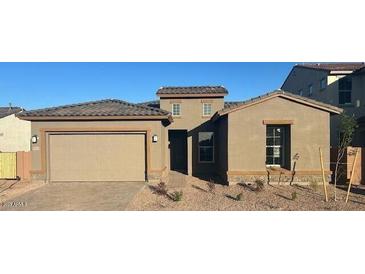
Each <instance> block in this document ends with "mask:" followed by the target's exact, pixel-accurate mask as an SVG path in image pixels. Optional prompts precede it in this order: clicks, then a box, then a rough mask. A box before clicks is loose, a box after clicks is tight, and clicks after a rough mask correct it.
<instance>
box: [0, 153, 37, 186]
mask: <svg viewBox="0 0 365 274" xmlns="http://www.w3.org/2000/svg"><path fill="white" fill-rule="evenodd" d="M30 164H31V158H30V152H24V151H20V152H1V153H0V179H20V180H22V181H29V180H30Z"/></svg>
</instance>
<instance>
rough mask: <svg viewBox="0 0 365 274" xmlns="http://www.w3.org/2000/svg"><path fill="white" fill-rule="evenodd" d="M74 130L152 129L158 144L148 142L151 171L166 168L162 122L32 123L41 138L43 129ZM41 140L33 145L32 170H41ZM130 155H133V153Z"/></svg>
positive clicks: (33, 128)
mask: <svg viewBox="0 0 365 274" xmlns="http://www.w3.org/2000/svg"><path fill="white" fill-rule="evenodd" d="M44 128H46V129H70V131H72V129H75V128H85V129H90V128H92V129H97V128H102V129H105V128H118V129H119V128H125V129H134V128H136V129H150V132H151V136H152V135H154V134H156V135H157V136H158V142H157V143H153V142H152V138H150V139H149V140H147V142H149V143H150V149H151V151H150V164H151V166H150V169H151V171H161V170H163V169H164V168H165V167H166V162H165V159H164V155H165V148H166V128H165V126H163V125H162V123H161V121H157V120H156V121H154V120H148V121H56V122H54V121H51V122H40V121H33V122H32V135H38V136H39V137H40V138H41V132H40V130H41V129H44ZM40 144H41V140H39V141H38V143H37V144H33V145H32V170H40V169H41V147H40ZM130 153H133V151H131V152H130Z"/></svg>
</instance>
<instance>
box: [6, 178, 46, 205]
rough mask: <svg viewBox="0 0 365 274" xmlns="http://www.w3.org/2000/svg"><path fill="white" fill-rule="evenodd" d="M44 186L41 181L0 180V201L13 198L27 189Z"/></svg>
mask: <svg viewBox="0 0 365 274" xmlns="http://www.w3.org/2000/svg"><path fill="white" fill-rule="evenodd" d="M41 186H44V183H41V182H25V181H17V180H0V203H4V202H5V201H7V200H10V199H13V198H15V197H17V196H19V195H22V194H24V193H26V192H28V191H31V190H34V189H37V188H39V187H41Z"/></svg>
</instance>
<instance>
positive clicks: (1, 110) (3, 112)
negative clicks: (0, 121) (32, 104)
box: [0, 107, 23, 118]
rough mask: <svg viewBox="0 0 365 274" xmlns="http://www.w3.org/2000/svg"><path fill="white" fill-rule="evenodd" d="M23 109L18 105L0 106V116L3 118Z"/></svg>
mask: <svg viewBox="0 0 365 274" xmlns="http://www.w3.org/2000/svg"><path fill="white" fill-rule="evenodd" d="M22 110H23V109H22V108H20V107H0V118H4V117H6V116H9V115H12V114H15V113H19V112H21V111H22Z"/></svg>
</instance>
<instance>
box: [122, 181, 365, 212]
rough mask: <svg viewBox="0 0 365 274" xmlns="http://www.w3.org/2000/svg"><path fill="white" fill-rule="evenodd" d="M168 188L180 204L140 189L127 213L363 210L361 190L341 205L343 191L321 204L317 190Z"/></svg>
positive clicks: (331, 189)
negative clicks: (129, 211) (176, 194)
mask: <svg viewBox="0 0 365 274" xmlns="http://www.w3.org/2000/svg"><path fill="white" fill-rule="evenodd" d="M167 187H168V192H169V193H173V192H174V191H182V192H183V196H182V200H181V201H179V202H175V201H173V200H172V199H170V198H169V196H168V195H156V194H154V193H153V191H151V188H148V187H147V188H144V189H143V190H142V191H140V192H139V193H138V194H137V195H136V196H135V198H134V200H133V201H132V202H131V203H130V204H129V206H128V207H127V210H194V211H195V210H199V211H204V210H264V211H267V210H285V211H289V210H300V211H303V210H365V190H363V189H356V188H354V189H353V191H352V193H351V194H350V199H349V202H348V203H347V204H345V198H346V188H344V189H338V190H337V197H338V199H337V200H338V201H337V202H335V201H334V200H333V197H334V187H333V186H332V185H330V186H328V193H329V198H330V201H329V202H327V203H326V202H325V201H324V196H323V190H322V188H321V186H318V187H317V188H315V187H310V186H299V185H292V186H278V185H274V186H270V185H267V184H265V185H264V188H263V189H262V190H261V191H254V188H252V187H247V186H244V185H233V186H223V185H216V186H215V188H214V191H213V192H212V191H210V188H209V186H208V184H207V182H206V181H202V180H199V179H196V178H191V179H189V180H188V181H187V183H186V185H185V186H183V187H178V188H176V187H169V186H167Z"/></svg>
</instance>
